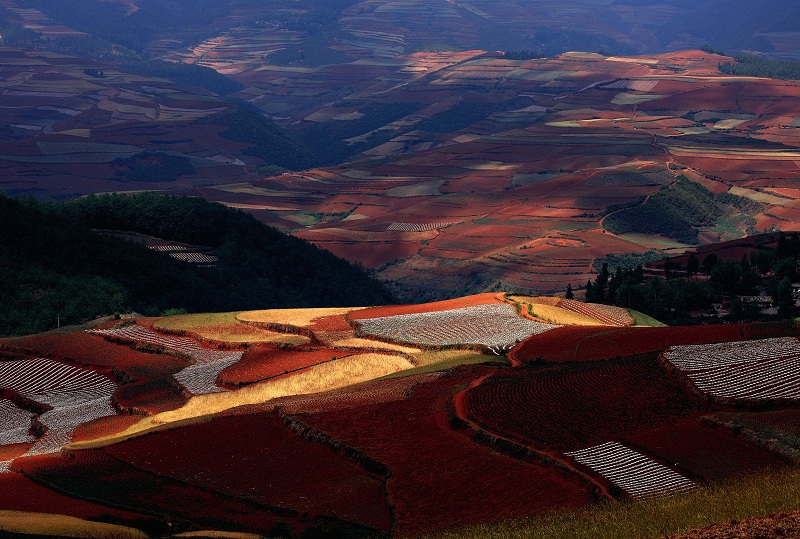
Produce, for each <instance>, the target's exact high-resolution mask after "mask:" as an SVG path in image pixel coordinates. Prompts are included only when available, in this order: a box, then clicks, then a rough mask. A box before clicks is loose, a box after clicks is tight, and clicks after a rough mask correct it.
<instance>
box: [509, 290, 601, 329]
mask: <svg viewBox="0 0 800 539" xmlns="http://www.w3.org/2000/svg"><path fill="white" fill-rule="evenodd" d="M508 299H510V300H512V301H515V302H517V303H520V304H521V305H522V306H523V307H522V308H523V309H528V308H529V309H530V310H529V311H528V312H529V313H530V315H531V316H533V317H535V318H538V319H539V320H541V321H543V322H547V323H548V324H559V325H564V326H603V325H605V324H603V323H602V322H600V321H598V320H595V319H594V318H591V317H589V316H586V315H583V314H580V313H576V312H573V311H569V310H567V309H562V308H561V307H557V306H556V305H557V304H558V303H560V302H561V300H560V299H559V298H552V297H546V296H508Z"/></svg>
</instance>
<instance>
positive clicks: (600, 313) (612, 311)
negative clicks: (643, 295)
mask: <svg viewBox="0 0 800 539" xmlns="http://www.w3.org/2000/svg"><path fill="white" fill-rule="evenodd" d="M560 307H562V308H564V309H567V310H569V311H573V312H576V313H580V314H582V315H585V316H588V317H590V318H594V319H595V320H597V321H599V322H602V323H604V324H608V325H611V326H631V325H633V322H634V320H633V317H632V316H631V314H630V313H629V312H628V311H627V310H625V309H623V308H621V307H614V306H612V305H602V304H600V303H583V302H582V301H575V300H572V299H565V300H563V301H562V302H561V305H560Z"/></svg>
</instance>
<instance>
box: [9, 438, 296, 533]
mask: <svg viewBox="0 0 800 539" xmlns="http://www.w3.org/2000/svg"><path fill="white" fill-rule="evenodd" d="M14 465H15V466H16V467H19V468H21V469H22V470H23V471H24V472H25V474H27V475H29V476H30V477H31V478H32V479H33V480H34V481H37V482H38V483H42V484H44V485H48V486H51V487H52V488H55V489H58V490H59V491H60V492H64V493H66V494H68V495H69V496H70V497H76V498H78V497H79V498H87V499H92V500H95V501H97V502H98V503H102V504H108V505H109V506H114V507H124V508H126V510H130V511H141V512H143V513H146V514H149V515H153V516H157V517H158V518H160V519H164V520H167V521H177V522H179V523H180V522H192V523H194V524H196V525H198V526H201V527H204V528H206V529H209V528H210V529H222V530H230V531H251V532H262V533H263V532H266V531H267V530H268V529H269V528H270V527H271V526H272V525H273V524H274V523H275V522H276V521H277V520H284V521H289V523H290V525H291V524H292V523H293V522H292V517H293V516H294V513H291V512H289V513H287V512H285V511H281V510H279V509H277V508H271V507H267V506H264V505H262V504H256V503H254V502H250V503H242V502H239V501H237V500H235V499H233V497H231V496H226V495H223V494H220V493H217V492H213V491H209V490H206V489H202V488H199V487H194V486H191V485H188V484H186V483H182V482H180V481H176V480H174V479H170V478H168V477H164V476H160V475H157V474H153V473H149V472H146V471H144V470H140V469H137V468H135V467H133V466H131V465H128V464H126V463H124V462H123V461H121V460H119V459H116V458H114V457H112V456H111V455H110V454H108V453H106V452H104V451H103V450H85V451H77V452H73V453H71V454H69V455H68V456H64V455H49V456H47V457H38V458H29V459H17V460H16V461H15V463H14ZM2 480H3V477H0V481H2ZM36 486H37V487H38V489H40V490H38V491H34V492H32V494H33V496H31V498H30V499H29V501H30V502H32V503H27V504H25V505H26V506H28V507H30V508H31V509H29V510H34V511H38V510H50V512H60V511H64V510H71V509H72V507H71V505H72V501H71V499H70V498H66V497H65V496H63V495H58V497H57V498H50V500H48V498H47V495H48V492H49V490H48V489H47V488H45V487H41V486H39V485H36ZM2 491H3V493H5V492H7V490H6V489H2ZM40 492H41V493H42V495H43V497H42V498H39V497H38V496H37V495H38V494H39V493H40ZM10 494H11V496H10V497H11V498H12V499H11V500H9V502H10V503H9V504H8V505H7V507H11V508H15V506H19V505H21V504H19V503H16V504H15V503H14V501H13V498H14V497H17V498H19V493H18V492H17V493H15V492H14V490H13V489H11V492H10ZM0 496H3V497H5V494H0ZM24 499H25V497H23V500H24ZM3 501H4V500H2V499H0V505H1V506H3V507H6V506H5V505H3ZM48 501H49V502H50V503H52V504H53V505H52V506H49V504H48ZM82 503H84V502H77V505H78V507H80V505H81V504H82ZM90 507H92V508H94V507H97V506H95V505H94V504H91V505H90ZM43 508H44V509H43ZM103 510H104V511H107V512H111V511H113V510H109V509H106V508H105V507H104V508H103ZM84 511H86V510H85V509H84Z"/></svg>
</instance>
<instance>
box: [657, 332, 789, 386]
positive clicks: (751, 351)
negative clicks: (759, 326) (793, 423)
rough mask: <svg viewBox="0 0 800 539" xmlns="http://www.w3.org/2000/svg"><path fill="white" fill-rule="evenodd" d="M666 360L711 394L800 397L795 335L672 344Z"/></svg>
mask: <svg viewBox="0 0 800 539" xmlns="http://www.w3.org/2000/svg"><path fill="white" fill-rule="evenodd" d="M664 359H665V360H667V361H668V362H669V363H670V364H672V365H674V366H675V367H676V368H677V369H678V370H679V371H680V372H681V373H683V374H684V375H685V376H686V377H687V378H688V379H689V380H690V381H691V383H692V384H693V385H694V386H695V387H696V388H697V389H698V390H699V391H701V392H703V393H705V394H707V395H710V396H711V397H715V398H718V399H733V400H745V401H759V400H770V399H789V400H797V399H800V341H798V339H797V338H795V337H783V338H774V339H761V340H755V341H746V342H733V343H718V344H706V345H686V346H673V347H672V348H670V349H669V350H667V351H666V352H665V353H664Z"/></svg>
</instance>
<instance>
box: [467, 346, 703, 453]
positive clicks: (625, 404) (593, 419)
mask: <svg viewBox="0 0 800 539" xmlns="http://www.w3.org/2000/svg"><path fill="white" fill-rule="evenodd" d="M655 356H656V355H655V354H650V357H643V358H637V359H626V360H621V361H620V360H613V361H609V362H602V363H591V364H588V363H587V364H574V363H573V364H562V365H558V366H545V367H534V368H529V369H514V370H506V371H504V372H501V373H498V374H495V375H493V376H490V377H489V378H487V379H486V380H484V381H483V382H481V383H480V384H479V385H477V386H476V387H473V388H471V389H469V390H468V391H467V393H466V406H467V415H468V417H469V419H471V420H473V421H475V422H476V423H477V424H478V425H480V426H481V428H483V429H484V430H487V431H488V432H491V433H494V434H500V435H502V436H503V437H506V438H511V439H512V440H517V441H519V442H520V443H522V444H523V445H533V446H534V447H536V448H538V449H556V450H559V451H572V450H577V449H583V448H586V447H590V446H593V445H598V444H601V443H604V442H608V441H612V440H618V439H619V438H620V437H623V436H630V435H633V434H636V433H640V432H644V431H647V430H650V429H652V428H655V427H657V426H659V425H668V424H672V423H674V422H675V420H676V419H680V418H684V417H687V416H691V415H693V414H695V413H696V411H697V405H696V404H695V403H694V402H693V401H692V400H691V399H690V398H689V397H688V396H687V395H686V394H685V393H684V391H683V389H682V388H681V387H680V386H679V385H678V384H677V383H675V382H673V381H672V380H670V379H669V378H668V377H667V375H666V374H665V373H664V372H663V371H662V370H661V367H660V366H659V365H658V363H657V361H656V357H655Z"/></svg>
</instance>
